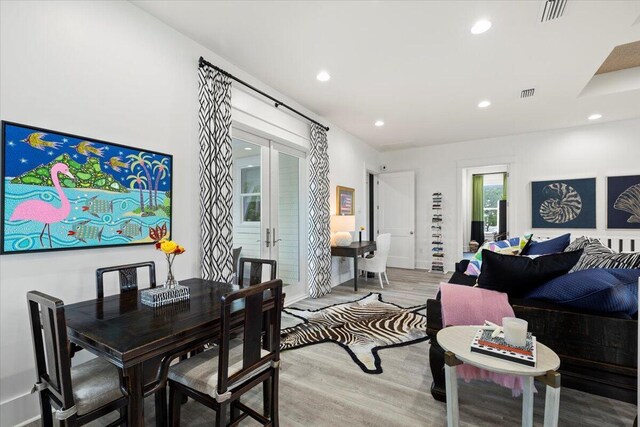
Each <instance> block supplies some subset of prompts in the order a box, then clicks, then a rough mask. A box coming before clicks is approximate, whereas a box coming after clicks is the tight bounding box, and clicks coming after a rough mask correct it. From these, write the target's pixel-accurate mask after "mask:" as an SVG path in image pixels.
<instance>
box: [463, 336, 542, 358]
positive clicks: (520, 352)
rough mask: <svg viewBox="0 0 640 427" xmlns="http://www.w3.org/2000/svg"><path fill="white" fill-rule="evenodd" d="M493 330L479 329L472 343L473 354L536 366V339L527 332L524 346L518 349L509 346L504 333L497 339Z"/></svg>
mask: <svg viewBox="0 0 640 427" xmlns="http://www.w3.org/2000/svg"><path fill="white" fill-rule="evenodd" d="M492 334H493V331H492V330H486V329H478V331H477V332H476V334H475V335H474V337H473V341H472V342H471V352H473V353H479V354H484V355H486V356H491V357H495V358H498V359H502V360H507V361H510V362H514V363H519V364H521V365H526V366H536V337H534V336H533V335H531V332H527V341H526V343H525V345H524V346H522V347H517V346H513V345H511V344H508V343H507V342H506V341H505V339H504V333H502V332H501V333H500V334H498V335H497V336H496V337H495V338H494V337H492V336H491V335H492Z"/></svg>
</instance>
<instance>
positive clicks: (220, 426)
mask: <svg viewBox="0 0 640 427" xmlns="http://www.w3.org/2000/svg"><path fill="white" fill-rule="evenodd" d="M227 406H229V404H227V403H221V404H220V406H218V409H217V410H216V427H225V426H226V425H227Z"/></svg>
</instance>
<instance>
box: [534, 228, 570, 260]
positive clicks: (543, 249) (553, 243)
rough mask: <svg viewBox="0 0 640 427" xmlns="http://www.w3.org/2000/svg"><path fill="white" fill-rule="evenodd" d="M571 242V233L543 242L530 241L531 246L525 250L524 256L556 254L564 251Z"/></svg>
mask: <svg viewBox="0 0 640 427" xmlns="http://www.w3.org/2000/svg"><path fill="white" fill-rule="evenodd" d="M570 241H571V233H567V234H563V235H562V236H558V237H554V238H553V239H549V240H544V241H542V242H536V241H533V240H532V241H530V242H529V245H528V246H527V247H526V248H525V249H524V251H523V253H522V255H547V254H556V253H559V252H562V251H564V250H565V249H566V248H567V246H569V242H570Z"/></svg>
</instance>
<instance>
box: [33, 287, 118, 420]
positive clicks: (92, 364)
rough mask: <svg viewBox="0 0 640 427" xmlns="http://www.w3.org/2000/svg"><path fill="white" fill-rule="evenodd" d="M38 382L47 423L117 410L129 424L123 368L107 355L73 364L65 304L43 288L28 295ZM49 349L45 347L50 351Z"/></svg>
mask: <svg viewBox="0 0 640 427" xmlns="http://www.w3.org/2000/svg"><path fill="white" fill-rule="evenodd" d="M27 301H28V304H29V317H30V319H31V332H32V337H33V350H34V354H35V360H36V383H35V385H34V386H33V390H32V392H33V393H35V392H38V394H39V396H40V411H41V416H42V425H43V426H45V427H49V426H53V414H52V411H51V409H52V407H53V408H55V409H56V410H55V418H56V419H57V420H59V421H60V422H61V424H62V425H65V426H80V425H84V424H86V423H88V422H90V421H93V420H95V419H97V418H99V417H101V416H103V415H106V414H108V413H110V412H112V411H115V410H119V411H120V417H119V418H118V420H116V421H114V422H113V423H111V424H109V426H116V425H121V424H126V422H127V405H128V398H127V397H126V396H125V394H124V393H123V391H122V390H123V385H122V376H121V375H120V373H119V370H118V369H117V368H116V367H115V366H114V365H112V364H111V363H109V362H107V361H106V360H104V359H102V358H99V357H98V358H95V359H92V360H90V361H88V362H85V363H82V364H80V365H77V366H73V367H72V366H71V358H70V357H69V350H68V348H69V340H68V338H67V326H66V321H65V316H64V303H63V302H62V301H61V300H59V299H57V298H54V297H52V296H49V295H46V294H43V293H42V292H38V291H31V292H28V293H27ZM45 349H46V350H45Z"/></svg>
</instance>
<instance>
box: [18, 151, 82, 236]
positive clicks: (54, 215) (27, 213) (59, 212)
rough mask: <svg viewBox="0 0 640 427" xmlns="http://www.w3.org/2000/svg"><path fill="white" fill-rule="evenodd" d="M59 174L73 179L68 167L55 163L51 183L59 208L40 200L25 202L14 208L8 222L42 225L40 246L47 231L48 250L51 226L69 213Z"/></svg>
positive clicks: (69, 209) (69, 207)
mask: <svg viewBox="0 0 640 427" xmlns="http://www.w3.org/2000/svg"><path fill="white" fill-rule="evenodd" d="M59 173H62V174H64V175H67V176H68V177H69V178H71V179H75V177H74V176H73V175H72V174H71V172H69V166H67V165H65V164H64V163H56V164H55V165H53V167H52V168H51V181H52V182H53V186H54V187H55V189H56V191H57V192H58V196H59V197H60V201H61V202H62V203H61V205H60V207H59V208H58V207H55V206H54V205H52V204H51V203H47V202H43V201H42V200H27V201H26V202H22V203H20V204H19V205H18V206H16V208H15V210H14V211H13V213H12V214H11V218H9V220H10V221H17V220H29V221H36V222H40V223H42V224H44V227H43V228H42V232H41V233H40V245H41V246H44V244H43V243H42V236H43V235H44V231H45V230H47V234H48V236H49V247H50V248H53V245H52V242H51V227H50V226H51V224H54V223H57V222H60V221H62V220H63V219H65V218H66V217H67V216H69V212H71V204H70V203H69V199H68V198H67V196H66V195H65V194H64V192H63V191H62V187H61V186H60V181H59V180H58V174H59Z"/></svg>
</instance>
